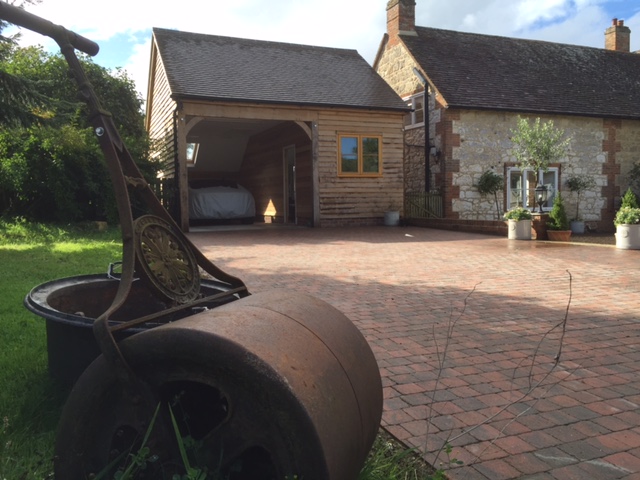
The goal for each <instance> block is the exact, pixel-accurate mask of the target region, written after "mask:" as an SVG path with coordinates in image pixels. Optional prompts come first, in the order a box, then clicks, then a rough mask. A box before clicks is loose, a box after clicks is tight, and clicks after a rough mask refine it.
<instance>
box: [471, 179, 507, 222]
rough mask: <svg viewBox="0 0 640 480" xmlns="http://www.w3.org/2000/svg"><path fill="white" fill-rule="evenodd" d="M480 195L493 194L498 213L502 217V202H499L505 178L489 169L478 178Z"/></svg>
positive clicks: (498, 216)
mask: <svg viewBox="0 0 640 480" xmlns="http://www.w3.org/2000/svg"><path fill="white" fill-rule="evenodd" d="M476 187H477V188H478V191H479V192H480V195H493V199H494V201H495V205H496V215H497V218H500V203H499V202H498V193H499V192H502V190H503V189H504V178H502V177H501V176H500V175H498V174H497V173H496V172H494V171H493V170H487V171H485V172H484V173H483V174H482V175H480V179H479V180H478V185H476Z"/></svg>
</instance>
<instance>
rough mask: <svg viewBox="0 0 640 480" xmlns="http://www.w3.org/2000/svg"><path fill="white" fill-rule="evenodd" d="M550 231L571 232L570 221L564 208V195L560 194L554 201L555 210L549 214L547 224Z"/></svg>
mask: <svg viewBox="0 0 640 480" xmlns="http://www.w3.org/2000/svg"><path fill="white" fill-rule="evenodd" d="M547 228H548V229H549V230H569V220H568V218H567V212H566V211H565V208H564V201H563V200H562V193H560V192H558V193H557V194H556V197H555V198H554V200H553V208H552V209H551V212H549V221H548V222H547Z"/></svg>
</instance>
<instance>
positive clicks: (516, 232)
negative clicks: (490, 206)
mask: <svg viewBox="0 0 640 480" xmlns="http://www.w3.org/2000/svg"><path fill="white" fill-rule="evenodd" d="M503 218H504V219H505V220H506V221H507V228H508V230H507V232H508V234H507V238H509V239H510V240H531V212H530V211H529V210H527V209H526V208H524V207H515V208H512V209H511V210H508V211H506V212H505V213H504V216H503Z"/></svg>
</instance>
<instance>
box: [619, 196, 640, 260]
mask: <svg viewBox="0 0 640 480" xmlns="http://www.w3.org/2000/svg"><path fill="white" fill-rule="evenodd" d="M613 224H614V225H615V226H616V247H617V248H622V249H625V250H638V249H640V208H639V207H638V199H637V198H636V196H635V194H634V193H633V192H632V191H631V189H630V188H629V189H627V192H626V193H625V194H624V197H622V205H621V207H620V210H618V211H617V213H616V216H615V218H614V219H613Z"/></svg>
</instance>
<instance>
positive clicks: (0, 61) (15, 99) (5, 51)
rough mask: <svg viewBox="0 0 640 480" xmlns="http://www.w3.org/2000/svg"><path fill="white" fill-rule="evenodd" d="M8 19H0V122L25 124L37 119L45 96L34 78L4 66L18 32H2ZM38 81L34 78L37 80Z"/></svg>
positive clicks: (32, 0) (33, 0)
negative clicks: (12, 33) (25, 76)
mask: <svg viewBox="0 0 640 480" xmlns="http://www.w3.org/2000/svg"><path fill="white" fill-rule="evenodd" d="M9 3H11V4H15V5H17V6H24V5H28V4H32V5H33V4H36V3H39V2H38V1H37V0H24V1H22V2H19V3H17V4H16V3H15V2H9ZM6 27H7V23H6V22H3V21H2V20H0V126H17V125H22V126H28V125H32V124H33V123H36V122H38V121H39V115H38V113H37V112H38V111H39V110H41V107H42V105H43V104H46V98H44V97H42V96H41V95H40V94H39V93H38V89H37V88H35V86H34V81H33V80H28V79H25V78H21V77H20V76H17V75H13V74H11V73H10V72H8V71H7V70H6V66H7V63H6V62H7V61H8V60H9V59H10V58H11V56H12V55H13V53H14V52H15V50H16V49H17V40H18V39H19V38H20V34H15V35H12V36H6V35H3V32H4V30H5V28H6ZM36 83H37V82H36Z"/></svg>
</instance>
